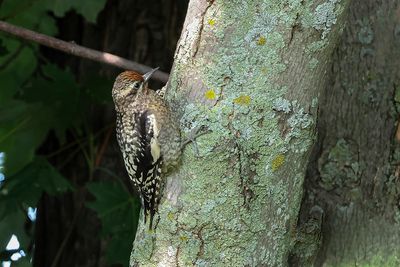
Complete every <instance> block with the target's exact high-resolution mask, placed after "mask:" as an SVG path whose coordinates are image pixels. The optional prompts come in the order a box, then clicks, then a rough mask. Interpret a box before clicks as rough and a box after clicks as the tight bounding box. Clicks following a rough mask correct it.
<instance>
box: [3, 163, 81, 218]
mask: <svg viewBox="0 0 400 267" xmlns="http://www.w3.org/2000/svg"><path fill="white" fill-rule="evenodd" d="M6 162H7V159H6ZM72 189H73V187H72V185H71V184H70V183H69V182H68V181H67V180H66V179H65V178H64V177H63V176H62V175H61V174H60V173H59V172H58V171H57V170H56V169H55V168H54V167H53V166H52V165H51V164H50V163H49V162H48V161H47V160H45V159H44V158H42V157H36V158H35V159H34V160H33V161H32V162H31V163H30V164H29V165H28V166H26V167H25V168H24V169H23V170H21V171H20V172H18V173H17V174H15V175H13V176H6V180H5V182H4V184H3V185H2V187H1V194H0V202H1V203H2V205H3V212H2V213H3V215H4V214H5V215H6V214H7V213H9V212H11V211H13V210H15V209H18V208H19V207H20V206H21V204H22V205H23V206H24V207H26V208H27V207H35V206H37V203H38V201H39V199H40V197H41V196H42V194H43V193H44V192H46V193H48V194H51V195H56V194H60V193H63V192H66V191H67V190H72ZM1 215H2V214H1V213H0V217H1Z"/></svg>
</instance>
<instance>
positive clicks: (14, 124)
mask: <svg viewBox="0 0 400 267" xmlns="http://www.w3.org/2000/svg"><path fill="white" fill-rule="evenodd" d="M16 2H17V1H14V3H13V2H12V1H0V18H1V19H2V20H5V21H7V22H10V23H13V24H16V25H19V26H23V27H27V28H30V29H33V30H36V31H39V32H42V33H46V34H49V35H53V36H56V37H58V38H60V39H62V40H66V41H73V42H75V43H77V44H80V45H83V46H86V47H90V48H93V49H97V50H100V51H106V52H110V53H113V54H116V55H119V56H122V57H125V58H127V59H130V60H133V61H136V62H139V63H142V64H146V65H148V66H151V67H155V66H159V67H160V68H161V69H162V70H163V71H165V72H169V71H170V69H171V66H172V62H173V54H174V50H175V46H176V43H177V41H178V38H179V35H180V31H181V27H182V24H183V20H184V17H185V13H186V8H187V2H188V1H185V0H177V1H167V0H165V1H159V0H148V1H141V0H136V1H133V0H132V1H111V0H109V1H106V2H105V4H104V6H100V7H99V3H101V2H102V1H97V3H96V0H89V1H81V2H82V3H74V4H70V3H68V1H65V2H63V1H56V2H54V3H53V1H46V0H37V1H35V0H31V1H29V0H25V1H19V2H18V3H16ZM57 5H59V6H57ZM100 5H102V4H100ZM96 8H97V10H100V12H99V13H98V16H97V19H96V14H95V12H96ZM91 21H92V22H91ZM33 64H34V65H33ZM26 66H30V67H31V68H29V67H26ZM119 72H121V70H120V69H117V68H113V67H110V66H105V65H100V64H99V63H96V62H90V61H88V60H84V59H81V58H77V57H74V56H71V55H67V54H64V53H62V52H59V51H56V50H52V49H49V48H46V47H40V46H38V45H36V44H32V43H29V42H26V41H24V40H18V39H15V38H14V37H12V36H9V35H6V34H4V33H0V84H1V87H3V88H6V89H5V90H3V88H2V93H0V104H2V106H1V108H0V109H1V110H0V114H1V115H0V151H3V152H5V166H4V167H5V168H4V170H3V172H4V173H5V177H6V178H5V180H4V181H3V182H2V183H1V184H0V185H1V187H0V189H1V190H2V192H3V194H1V195H0V203H1V205H0V220H1V221H0V252H1V254H0V260H1V261H9V260H10V257H11V255H12V254H13V253H14V252H16V251H11V252H10V251H6V250H5V247H6V245H7V243H8V241H9V239H10V237H11V235H12V234H15V235H16V236H17V237H18V240H19V243H20V249H22V250H23V251H24V253H25V254H26V256H25V257H23V258H21V259H20V260H18V261H16V262H13V263H12V265H11V266H30V265H32V264H33V266H40V267H46V266H119V265H125V266H127V265H128V262H127V261H128V259H129V253H130V249H131V244H132V241H133V239H134V233H135V230H136V224H137V220H138V212H139V203H138V201H137V199H136V198H135V197H134V192H133V191H132V189H131V187H130V186H129V180H128V179H127V175H126V173H125V169H124V167H123V164H122V161H121V156H120V152H119V149H118V147H117V144H116V140H115V132H114V131H115V130H114V128H115V127H114V110H113V105H112V99H111V88H112V83H113V79H114V77H115V76H116V75H117V74H118V73H119ZM152 86H153V87H154V88H160V87H161V86H162V84H160V83H154V84H152ZM10 133H12V134H11V135H10ZM10 136H11V137H10ZM17 144H19V145H17ZM20 155H23V156H20ZM6 191H7V192H8V194H4V192H6ZM28 207H37V218H36V221H35V222H32V221H31V220H30V219H28V217H27V216H26V212H27V209H28ZM127 239H129V240H127ZM20 249H18V251H19V250H20ZM30 258H33V263H29V259H30Z"/></svg>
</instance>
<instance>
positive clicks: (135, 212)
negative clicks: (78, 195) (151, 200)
mask: <svg viewBox="0 0 400 267" xmlns="http://www.w3.org/2000/svg"><path fill="white" fill-rule="evenodd" d="M87 188H88V190H89V191H90V192H91V193H92V194H93V195H94V196H95V197H96V200H95V201H93V202H89V203H87V206H88V207H89V208H91V209H93V210H95V211H96V212H97V215H98V217H99V218H100V220H101V223H102V233H103V235H104V236H106V237H112V239H111V240H110V242H109V245H108V247H107V253H106V255H107V260H108V261H109V262H110V263H120V264H123V265H124V266H128V260H127V259H129V255H130V252H131V244H132V242H133V239H134V236H135V232H136V228H137V220H138V216H139V210H140V203H139V201H138V200H137V198H135V197H134V196H132V195H131V194H129V192H128V191H127V190H126V188H125V187H124V185H123V184H122V183H119V182H111V181H107V182H96V183H90V184H89V185H88V186H87ZM127 238H128V239H127ZM129 239H130V240H129Z"/></svg>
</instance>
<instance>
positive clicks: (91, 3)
mask: <svg viewBox="0 0 400 267" xmlns="http://www.w3.org/2000/svg"><path fill="white" fill-rule="evenodd" d="M48 1H49V2H48V6H49V7H50V9H51V10H52V11H53V12H54V14H55V15H56V16H57V17H62V16H64V15H65V13H66V12H68V11H69V10H71V9H74V10H75V11H76V12H77V13H78V14H81V15H82V16H83V17H85V19H86V20H87V21H89V22H93V23H95V22H96V18H97V15H98V13H99V12H100V11H101V10H102V9H103V8H104V5H105V3H106V0H85V1H71V0H57V1H53V0H48Z"/></svg>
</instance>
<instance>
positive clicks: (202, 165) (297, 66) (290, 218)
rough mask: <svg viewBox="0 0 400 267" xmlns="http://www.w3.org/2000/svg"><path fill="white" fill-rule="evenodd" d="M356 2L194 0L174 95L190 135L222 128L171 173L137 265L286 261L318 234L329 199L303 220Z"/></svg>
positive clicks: (137, 245) (141, 233)
mask: <svg viewBox="0 0 400 267" xmlns="http://www.w3.org/2000/svg"><path fill="white" fill-rule="evenodd" d="M347 3H348V1H344V0H342V1H336V0H329V1H320V0H318V1H291V2H288V3H284V2H281V1H274V0H256V1H206V0H192V1H191V2H190V4H189V9H188V14H187V17H186V21H185V24H184V29H183V32H182V34H181V38H180V41H179V43H178V47H177V50H176V54H175V64H174V67H173V72H172V74H171V77H170V80H169V83H168V86H167V98H168V100H169V101H170V103H171V105H172V107H173V108H174V110H175V111H176V112H177V113H178V114H179V115H180V116H181V125H182V130H183V132H186V133H187V132H189V131H190V129H192V128H194V127H196V126H200V125H205V126H207V127H208V128H209V130H210V131H211V132H209V133H207V134H206V135H203V136H201V137H200V138H198V140H197V144H198V147H199V155H196V153H195V150H194V149H193V147H194V146H188V147H187V148H186V150H185V153H184V155H183V159H182V163H181V166H180V167H179V168H177V170H176V172H175V173H173V174H171V175H170V176H169V177H168V182H167V185H166V188H165V190H164V199H163V200H162V204H161V206H160V208H159V221H158V224H157V228H156V230H155V231H154V232H149V231H148V230H147V229H146V226H145V225H143V223H142V221H143V220H141V224H140V226H139V229H138V232H137V236H136V240H135V242H134V248H133V251H132V255H131V265H132V266H135V265H139V266H156V265H158V266H190V265H196V266H287V265H288V264H289V255H290V259H293V261H294V262H295V261H298V260H299V259H300V257H299V256H298V255H299V253H298V252H297V251H300V250H301V249H303V247H302V245H303V243H304V242H303V241H304V240H306V241H307V240H315V243H318V241H319V236H320V235H319V228H318V227H319V226H320V225H321V223H320V222H321V220H322V209H321V208H320V207H318V206H315V207H313V208H312V209H311V211H312V212H311V214H310V215H311V216H309V220H308V221H307V222H308V224H306V225H307V226H308V227H299V231H298V229H297V227H296V224H297V218H298V213H299V209H300V204H301V199H302V196H303V181H304V176H305V171H306V166H307V162H308V159H309V154H310V153H309V152H310V150H311V147H312V144H313V141H314V139H315V132H316V131H315V128H316V119H317V110H318V100H319V99H318V97H319V94H320V93H321V92H322V91H323V89H324V88H325V87H326V81H327V78H328V76H327V73H328V70H329V68H330V66H331V64H330V63H331V54H332V51H333V49H334V48H335V46H336V43H337V41H338V39H339V34H338V33H339V32H340V29H342V28H343V22H344V21H343V18H344V14H345V11H346V10H347ZM309 226H311V227H309ZM313 226H315V227H314V228H312V227H313ZM310 229H311V230H312V231H310ZM307 235H308V236H307ZM301 242H303V243H301ZM313 245H314V243H312V242H311V247H312V248H309V247H306V249H308V250H307V253H306V254H307V255H306V257H303V258H301V260H302V261H303V262H311V261H313V259H314V256H315V253H316V252H317V249H315V247H317V246H313Z"/></svg>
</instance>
